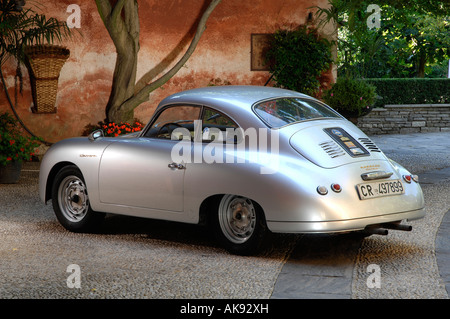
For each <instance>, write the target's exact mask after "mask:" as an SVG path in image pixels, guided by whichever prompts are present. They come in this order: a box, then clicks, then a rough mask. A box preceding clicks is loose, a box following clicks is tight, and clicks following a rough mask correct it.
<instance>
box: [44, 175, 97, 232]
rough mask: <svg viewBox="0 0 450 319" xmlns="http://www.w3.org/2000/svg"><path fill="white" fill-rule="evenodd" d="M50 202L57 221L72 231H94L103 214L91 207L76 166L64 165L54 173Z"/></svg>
mask: <svg viewBox="0 0 450 319" xmlns="http://www.w3.org/2000/svg"><path fill="white" fill-rule="evenodd" d="M52 204H53V210H54V211H55V214H56V217H57V218H58V221H59V222H60V223H61V225H63V226H64V227H65V228H66V229H68V230H70V231H73V232H91V231H95V230H96V229H97V228H98V226H99V225H100V223H101V222H102V220H103V218H104V216H105V215H104V214H103V213H97V212H95V211H93V210H92V209H91V205H90V203H89V195H88V190H87V188H86V184H85V182H84V178H83V175H82V174H81V172H80V170H79V169H78V168H77V167H76V166H66V167H64V168H62V169H61V170H60V171H59V172H58V174H57V175H56V177H55V181H54V183H53V188H52Z"/></svg>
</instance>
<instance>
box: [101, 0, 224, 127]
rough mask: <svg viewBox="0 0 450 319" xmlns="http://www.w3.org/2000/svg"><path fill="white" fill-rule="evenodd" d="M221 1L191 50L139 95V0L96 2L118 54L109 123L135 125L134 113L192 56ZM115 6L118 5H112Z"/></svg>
mask: <svg viewBox="0 0 450 319" xmlns="http://www.w3.org/2000/svg"><path fill="white" fill-rule="evenodd" d="M220 1H221V0H211V2H210V4H209V6H208V7H207V9H206V10H205V11H204V12H203V15H202V17H201V18H200V21H199V23H198V26H197V31H196V33H195V35H194V38H193V39H192V42H191V44H190V46H189V48H188V49H187V51H186V53H185V54H184V55H183V56H182V57H181V59H180V60H179V61H178V62H177V63H176V64H175V66H174V67H172V68H171V69H170V70H169V71H167V72H166V73H165V74H164V75H163V76H161V77H160V78H159V79H157V80H155V81H154V82H151V83H148V84H146V85H145V86H144V87H142V88H140V89H139V90H137V92H135V86H136V71H137V56H138V52H139V16H138V3H137V1H136V0H117V1H114V0H95V2H96V4H97V9H98V12H99V14H100V17H101V18H102V20H103V23H104V25H105V27H106V29H107V30H108V32H109V35H110V36H111V39H112V40H113V42H114V45H115V47H116V52H117V60H116V65H115V69H114V76H113V83H112V88H111V94H110V97H109V100H108V104H107V106H106V119H107V121H110V122H131V121H133V120H134V109H135V108H136V107H137V106H138V105H140V104H141V103H143V102H145V101H147V100H148V99H149V94H150V93H151V92H152V91H154V90H156V89H157V88H159V87H160V86H162V85H163V84H164V83H166V82H167V81H169V80H170V79H171V78H172V77H173V76H174V75H175V74H176V73H177V72H178V71H179V70H180V69H181V67H182V66H183V65H184V64H185V63H186V61H187V60H188V59H189V57H190V56H191V55H192V53H193V52H194V50H195V48H196V46H197V43H198V42H199V40H200V37H201V35H202V34H203V32H204V31H205V29H206V21H207V20H208V18H209V16H210V14H211V13H212V12H213V10H214V9H215V7H216V6H217V5H218V4H219V3H220ZM114 2H115V5H112V3H114Z"/></svg>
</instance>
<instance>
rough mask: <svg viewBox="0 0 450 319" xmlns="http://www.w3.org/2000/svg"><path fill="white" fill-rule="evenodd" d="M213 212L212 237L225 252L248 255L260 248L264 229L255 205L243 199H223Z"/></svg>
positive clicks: (260, 211)
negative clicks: (214, 237)
mask: <svg viewBox="0 0 450 319" xmlns="http://www.w3.org/2000/svg"><path fill="white" fill-rule="evenodd" d="M215 208H216V210H215V211H214V212H212V223H213V225H212V227H213V230H214V234H215V236H216V238H217V239H218V240H219V241H220V242H221V243H222V245H223V246H224V247H225V248H226V249H227V250H228V251H230V252H231V253H234V254H239V255H248V254H253V253H255V252H257V251H258V250H259V249H260V248H261V246H262V243H263V240H264V238H265V236H266V233H267V226H266V221H265V219H264V214H263V212H262V209H261V208H260V207H259V205H258V204H256V203H255V202H253V201H252V200H250V199H248V198H246V197H241V196H236V195H225V196H223V197H222V198H221V199H220V201H219V202H218V203H217V204H216V207H215Z"/></svg>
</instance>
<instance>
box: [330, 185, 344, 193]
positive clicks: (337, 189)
mask: <svg viewBox="0 0 450 319" xmlns="http://www.w3.org/2000/svg"><path fill="white" fill-rule="evenodd" d="M331 189H332V190H333V191H334V192H336V193H339V192H340V191H341V190H342V188H341V185H339V184H331Z"/></svg>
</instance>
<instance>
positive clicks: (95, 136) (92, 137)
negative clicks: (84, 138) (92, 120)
mask: <svg viewBox="0 0 450 319" xmlns="http://www.w3.org/2000/svg"><path fill="white" fill-rule="evenodd" d="M104 136H105V135H104V134H103V131H102V130H96V131H94V132H92V133H91V134H89V136H88V138H89V141H91V142H93V141H95V140H96V139H98V138H99V137H104Z"/></svg>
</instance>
